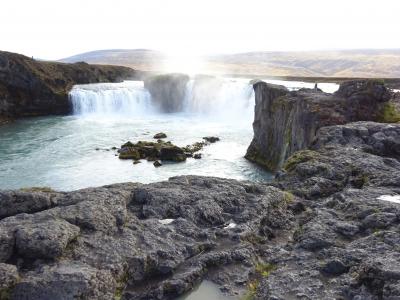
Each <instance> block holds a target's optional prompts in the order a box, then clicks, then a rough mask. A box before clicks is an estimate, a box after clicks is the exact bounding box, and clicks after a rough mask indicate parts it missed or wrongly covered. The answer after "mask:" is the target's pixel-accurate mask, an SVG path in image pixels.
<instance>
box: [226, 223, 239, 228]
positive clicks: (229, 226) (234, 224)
mask: <svg viewBox="0 0 400 300" xmlns="http://www.w3.org/2000/svg"><path fill="white" fill-rule="evenodd" d="M235 227H236V223H229V224H228V226H225V227H224V229H233V228H235Z"/></svg>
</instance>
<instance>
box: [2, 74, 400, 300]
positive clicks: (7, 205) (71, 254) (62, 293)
mask: <svg viewBox="0 0 400 300" xmlns="http://www.w3.org/2000/svg"><path fill="white" fill-rule="evenodd" d="M254 88H255V93H256V108H255V121H254V139H253V141H252V144H251V145H250V147H249V150H248V153H247V157H248V158H249V159H251V160H252V161H254V162H256V163H259V164H260V165H262V166H264V167H267V168H269V169H270V170H274V171H276V174H277V175H276V179H275V180H273V181H272V182H265V183H254V182H247V181H236V180H231V179H223V178H214V177H201V176H178V177H173V178H170V179H169V180H168V181H164V182H158V183H152V184H139V183H121V184H113V185H109V186H103V187H98V188H87V189H83V190H78V191H72V192H59V191H53V190H51V189H47V188H43V189H41V188H32V189H23V190H12V191H11V190H10V191H5V190H3V191H0V298H1V299H16V300H17V299H49V300H50V299H126V300H128V299H132V300H133V299H135V300H136V299H171V300H172V299H176V298H177V297H178V296H180V295H182V294H184V293H185V292H188V291H190V290H192V289H193V288H194V287H195V286H196V285H197V284H199V283H200V282H201V281H202V280H204V279H208V280H210V281H212V282H214V283H215V284H217V285H218V286H219V287H220V289H221V291H222V292H223V293H225V294H227V295H231V296H234V297H235V298H236V299H260V300H261V299H270V300H272V299H274V300H276V299H349V300H350V299H371V300H375V299H376V300H380V299H387V300H389V299H399V298H400V248H399V245H400V124H399V123H390V122H391V121H393V119H389V117H390V118H392V117H393V116H394V117H397V116H398V112H397V110H396V109H395V108H396V107H398V106H397V105H398V103H397V102H396V101H398V100H396V98H394V97H393V95H392V93H391V92H390V91H389V90H388V89H387V88H386V87H385V86H384V84H383V83H382V82H379V81H352V82H347V83H344V84H342V86H341V88H340V89H339V91H338V92H337V93H335V94H334V95H330V94H325V93H322V92H321V91H318V90H300V91H296V92H289V91H287V90H286V89H285V88H283V87H279V86H272V85H269V84H266V83H264V82H255V83H254ZM381 122H382V123H381ZM152 143H153V144H155V145H156V146H154V145H153V144H152V145H150V146H154V147H159V146H160V145H158V144H161V145H164V146H167V148H174V145H172V144H169V145H165V144H167V142H162V141H161V142H152ZM147 146H149V145H146V147H147ZM124 149H128V150H129V151H125V150H124ZM146 149H147V148H146ZM159 150H160V152H157V153H161V148H160V149H159ZM136 152H138V154H137V153H136ZM133 153H135V155H137V157H138V158H139V157H140V158H142V156H143V155H142V153H141V151H139V150H138V144H133V143H131V144H125V146H124V147H122V148H121V151H120V154H121V155H130V154H132V155H133ZM182 155H184V152H183V154H182ZM147 156H151V155H147ZM183 157H186V156H182V158H183ZM132 158H133V157H132Z"/></svg>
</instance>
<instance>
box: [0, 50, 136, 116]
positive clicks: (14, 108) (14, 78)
mask: <svg viewBox="0 0 400 300" xmlns="http://www.w3.org/2000/svg"><path fill="white" fill-rule="evenodd" d="M137 76H138V74H137V72H136V71H134V70H133V69H130V68H127V67H118V66H102V65H89V64H87V63H83V62H82V63H74V64H66V63H56V62H46V61H37V60H33V59H31V58H29V57H26V56H23V55H19V54H15V53H10V52H3V51H0V119H1V118H4V117H8V118H17V117H25V116H37V115H49V114H67V113H69V112H70V109H71V107H70V103H69V101H68V92H69V90H70V89H71V88H72V86H73V85H75V84H84V83H97V82H119V81H122V80H124V79H130V78H131V79H132V78H136V77H137ZM0 123H1V122H0Z"/></svg>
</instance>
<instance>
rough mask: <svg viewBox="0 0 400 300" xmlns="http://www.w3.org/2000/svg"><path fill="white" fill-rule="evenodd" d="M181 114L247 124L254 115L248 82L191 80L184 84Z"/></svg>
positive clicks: (252, 91) (251, 90)
mask: <svg viewBox="0 0 400 300" xmlns="http://www.w3.org/2000/svg"><path fill="white" fill-rule="evenodd" d="M184 102H185V103H184V110H185V111H186V112H189V113H197V114H202V115H206V116H211V117H212V116H213V117H216V118H219V119H221V118H222V119H224V120H232V121H235V120H236V121H239V120H243V119H246V121H249V120H250V122H251V121H252V119H253V114H254V104H255V100H254V90H253V86H252V85H251V84H250V83H249V81H248V80H240V79H218V78H209V79H207V78H206V79H198V80H196V79H194V80H190V81H189V82H188V84H187V88H186V95H185V99H184Z"/></svg>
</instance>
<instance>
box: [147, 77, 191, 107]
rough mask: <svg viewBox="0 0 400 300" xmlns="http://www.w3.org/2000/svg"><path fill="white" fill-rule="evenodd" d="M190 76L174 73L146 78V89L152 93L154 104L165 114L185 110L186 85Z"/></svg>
mask: <svg viewBox="0 0 400 300" xmlns="http://www.w3.org/2000/svg"><path fill="white" fill-rule="evenodd" d="M188 81H189V76H188V75H185V74H179V73H176V74H175V73H173V74H162V75H155V76H150V77H148V78H146V80H145V81H144V87H145V88H146V89H147V90H148V91H149V92H150V94H151V98H152V101H153V104H154V105H156V106H158V108H159V109H160V110H161V111H163V112H179V111H182V110H183V105H184V98H185V92H186V84H187V82H188Z"/></svg>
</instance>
